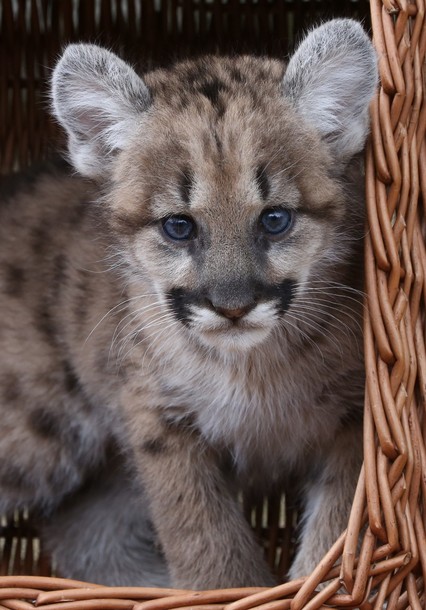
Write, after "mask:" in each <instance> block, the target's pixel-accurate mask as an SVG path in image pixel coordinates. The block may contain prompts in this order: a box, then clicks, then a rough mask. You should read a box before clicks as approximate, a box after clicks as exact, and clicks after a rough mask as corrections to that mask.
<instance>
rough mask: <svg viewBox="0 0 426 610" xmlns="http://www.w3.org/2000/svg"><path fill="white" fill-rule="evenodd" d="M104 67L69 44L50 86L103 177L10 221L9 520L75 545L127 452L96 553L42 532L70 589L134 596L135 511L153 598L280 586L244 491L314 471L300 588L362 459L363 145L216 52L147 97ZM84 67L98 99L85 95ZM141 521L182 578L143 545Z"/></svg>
mask: <svg viewBox="0 0 426 610" xmlns="http://www.w3.org/2000/svg"><path fill="white" fill-rule="evenodd" d="M351 23H352V22H346V21H341V22H336V24H340V25H336V28H337V29H339V28H340V29H341V30H342V39H345V40H346V33H345V32H346V29H347V28H349V29H350V28H351V27H352V28H355V29H354V32H352V30H350V31H351V32H352V33H353V36H354V38H356V37H357V36H358V37H360V39H362V43H361V42H359V41H358V39H357V43H356V44H359V45H364V46H365V45H367V46H366V49H367V47H368V53H370V51H369V49H370V47H369V46H368V45H369V43H368V42H366V40H364V34H362V33H360V28H359V26H350V25H348V24H351ZM342 24H343V25H342ZM345 28H346V29H345ZM322 36H323V37H324V36H325V38H327V35H326V34H322ZM363 48H364V47H363ZM94 49H95V48H94V47H87V48H86V47H84V46H82V48H81V49H79V48H78V47H77V48H75V49H74V48H71V50H70V51H69V53H68V55H67V54H66V55H65V56H64V58H63V60H62V63H61V64H59V66H58V68H57V71H56V73H55V76H54V103H55V112H56V114H57V116H58V117H59V119H60V120H61V121H62V122H63V125H64V126H65V128H66V129H67V131H68V134H69V138H70V151H71V158H72V160H73V162H74V163H75V165H76V167H78V169H79V170H80V171H81V172H82V173H86V174H87V176H90V177H91V178H94V179H93V180H89V179H84V178H81V177H77V176H75V175H74V176H71V175H68V174H67V173H66V172H64V171H63V170H58V169H54V170H52V171H50V172H47V173H46V172H42V173H40V174H39V175H37V177H35V178H34V179H33V180H32V182H31V183H29V184H27V185H26V187H25V186H24V188H20V189H18V190H17V191H16V192H14V193H13V194H12V195H10V196H9V197H8V198H7V201H6V202H5V203H3V205H2V208H1V219H0V221H1V222H0V232H1V244H2V246H1V251H0V310H1V311H2V322H1V325H0V353H1V354H2V360H1V371H0V375H1V378H0V391H1V399H0V409H1V416H2V421H3V422H4V425H3V432H2V435H1V437H0V490H1V496H0V512H9V511H12V510H14V508H16V507H17V506H24V505H25V506H29V507H30V508H31V509H34V510H43V511H44V513H45V514H46V515H51V517H50V518H51V519H53V518H54V517H53V515H54V514H55V511H56V510H57V509H58V507H59V512H58V513H57V515H58V519H62V523H67V524H68V529H69V531H70V532H73V531H74V530H73V528H72V527H71V526H70V525H69V524H70V522H71V517H70V515H72V519H74V518H75V517H76V515H78V502H79V501H80V500H79V498H80V496H81V495H83V496H84V488H83V490H82V491H80V492H79V495H77V496H76V499H75V500H73V505H72V509H67V507H66V503H65V504H64V501H65V500H66V498H67V496H68V495H69V494H72V493H74V492H76V491H78V490H79V489H82V486H83V485H84V484H85V482H87V481H88V480H92V478H93V477H95V478H96V477H102V476H103V474H102V472H104V471H105V470H106V469H108V468H110V464H112V463H113V464H115V463H116V459H117V458H116V456H117V454H120V455H121V456H122V457H121V458H120V459H119V461H118V462H119V468H120V472H121V473H122V474H121V475H119V476H117V477H113V481H112V482H111V483H109V482H108V484H105V486H103V484H102V479H100V481H101V483H100V485H99V486H95V488H93V490H92V491H91V492H90V493H89V498H92V499H91V500H90V501H89V500H87V499H86V500H84V501H82V507H83V506H84V510H83V508H82V510H81V515H82V516H81V519H82V523H86V524H88V523H90V524H91V525H90V527H94V528H96V521H101V523H99V524H98V526H99V536H98V537H97V536H95V537H94V538H95V539H98V538H99V548H98V550H96V548H94V549H90V550H87V551H83V547H84V542H81V547H80V543H79V542H78V541H77V540H76V537H75V536H74V535H73V534H72V533H70V535H69V536H67V534H64V536H63V540H62V541H61V534H60V533H59V534H58V532H60V531H61V530H60V528H58V527H57V526H55V524H54V522H53V523H50V524H48V526H47V527H46V536H48V537H50V539H51V542H50V544H51V548H52V549H54V550H55V552H56V553H57V556H58V562H59V566H61V565H62V569H63V571H64V572H66V574H67V575H69V576H76V575H78V577H81V571H82V565H84V570H85V571H86V576H85V577H86V578H87V579H88V580H90V578H91V574H93V575H94V578H96V579H102V580H103V581H105V582H111V583H112V584H130V582H129V574H127V575H124V573H123V574H121V573H120V566H119V565H115V563H114V562H112V563H111V562H109V561H106V559H105V555H108V560H109V559H110V554H114V553H116V552H117V549H118V548H121V547H120V544H119V542H118V538H117V536H118V534H117V536H116V537H115V538H114V531H113V530H114V526H113V524H114V521H115V518H114V517H112V516H110V517H109V518H107V517H106V516H105V517H102V518H101V517H100V518H99V520H97V519H96V517H95V515H96V514H99V515H104V513H105V507H107V506H109V504H111V515H113V511H115V510H117V506H118V504H116V503H114V502H112V501H111V500H110V501H108V498H111V497H115V496H116V494H120V493H122V494H123V496H122V497H123V498H130V499H129V500H126V504H128V506H129V519H128V527H129V536H134V539H135V540H140V541H141V543H140V545H139V546H138V544H136V543H135V548H136V547H137V548H136V550H135V549H132V550H131V551H129V549H128V547H126V545H122V552H123V553H127V552H131V553H135V554H136V555H137V554H138V553H139V556H140V558H141V562H140V565H138V564H137V562H136V563H135V562H133V567H134V573H133V574H132V575H131V578H134V579H135V581H137V582H135V584H150V583H154V584H166V582H167V579H168V577H169V576H168V574H167V571H169V573H170V578H171V582H172V583H173V584H174V585H177V586H183V587H195V588H210V587H227V586H245V585H262V584H264V585H268V584H272V583H273V582H274V580H273V578H272V576H271V575H270V574H269V572H268V570H267V568H266V565H265V564H264V563H263V560H262V559H261V552H260V550H259V548H258V547H257V543H256V542H255V540H254V538H253V536H252V534H251V532H250V530H249V527H248V525H247V524H246V523H245V521H244V519H243V517H242V514H241V511H240V508H239V506H238V503H237V502H236V500H235V495H236V491H237V490H238V489H240V488H244V489H250V490H251V491H253V490H255V491H257V493H263V492H269V491H276V490H277V489H281V488H282V487H283V486H284V484H285V483H286V481H288V480H289V478H290V476H291V477H295V476H296V477H297V478H299V480H300V482H301V483H300V490H303V492H304V496H303V497H304V500H303V502H304V505H305V517H304V520H303V523H302V530H301V531H302V534H301V544H300V551H299V553H298V555H297V557H296V560H295V563H294V567H293V569H292V573H291V574H292V576H299V575H303V574H304V573H306V572H308V571H310V570H311V569H312V568H313V567H314V565H315V564H316V562H317V561H318V560H319V559H320V558H321V556H322V555H323V554H324V552H325V551H326V550H327V549H328V547H329V546H330V545H331V543H332V542H333V541H334V539H335V538H336V537H337V536H338V535H339V534H340V532H341V530H342V529H343V528H344V525H345V521H346V519H347V514H348V507H349V505H350V501H351V497H352V494H353V490H354V485H355V483H356V477H357V473H358V470H359V466H360V460H361V443H360V439H359V429H360V427H359V426H360V419H361V417H360V413H361V409H362V397H363V360H362V354H361V351H362V350H361V339H360V322H361V317H362V315H361V314H362V292H361V289H362V275H361V269H362V242H361V237H362V232H363V206H362V193H361V192H360V191H361V187H362V178H361V174H360V172H361V170H360V167H361V165H360V162H359V158H358V157H359V155H358V153H359V146H358V148H356V149H354V150H352V151H351V152H350V153H348V145H347V141H350V138H348V137H346V136H345V138H342V141H343V140H344V142H345V149H344V152H343V148H342V152H341V158H337V157H336V148H335V147H336V146H337V144H336V142H337V139H335V140H333V144H332V146H331V145H329V144H328V143H327V138H326V137H325V136H324V134H323V133H322V132H321V129H319V128H315V126H313V125H312V124H311V123H310V122H309V119H307V120H305V119H301V115H300V112H299V110H298V108H297V107H296V106H295V104H294V103H293V101H292V97H291V96H290V94H289V93H286V86H288V87H290V84H287V85H286V81H285V77H284V80H283V74H284V65H283V64H282V63H281V62H278V61H271V60H267V59H256V58H249V57H242V58H233V59H227V58H216V57H209V58H204V59H201V60H198V61H196V62H185V63H182V64H178V65H177V66H175V67H173V69H171V70H167V71H166V70H163V71H156V72H153V73H151V74H147V75H146V76H145V79H144V83H143V86H142V84H140V83H142V81H140V80H138V77H136V75H134V73H132V74H131V75H130V73H126V74H127V76H126V78H130V79H131V87H130V85H129V91H128V92H126V89H125V85H124V84H123V85H121V81H120V79H121V76H120V74H121V70H123V69H124V68H123V66H124V64H122V63H117V65H115V63H114V62H119V60H118V59H117V58H116V59H113V56H112V55H111V54H108V53H107V52H106V51H102V54H101V51H100V50H99V51H96V49H95V50H94ZM330 52H331V51H330ZM368 53H367V51H365V55H368ZM98 55H99V56H98ZM372 57H373V55H372V52H371V57H370V56H369V59H368V61H369V62H370V63H371V64H372V65H373V68H371V74H372V75H371V76H370V81H369V85H368V87H367V85H365V87H366V89H368V91H369V93H368V95H367V93H365V103H364V106H363V108H364V107H365V108H366V107H367V106H368V101H369V99H370V97H371V92H372V91H373V89H374V85H375V72H374V58H373V59H372ZM77 60H78V61H81V62H82V63H81V66H80V68H79V69H77V68H75V66H77V64H78V61H77ZM90 62H92V63H93V62H94V63H93V65H94V66H95V67H94V68H93V69H94V70H95V71H96V70H98V72H99V74H98V75H97V76H96V79H98V80H97V81H96V79H95V78H93V80H94V82H95V81H96V82H97V86H96V87H94V89H93V91H92V92H91V91H90V90H86V92H85V93H84V94H83V93H82V94H81V97H80V98H79V97H78V95H77V93H76V91H78V83H79V79H84V78H86V73H87V79H88V80H87V82H88V83H90V69H92V68H90V69H89V64H90ZM96 62H97V63H96ZM369 65H370V64H369ZM96 66H97V67H96ZM125 69H126V70H128V71H129V70H130V68H129V67H126V68H125ZM312 70H313V68H312ZM123 78H124V77H123ZM123 82H124V81H123ZM67 83H68V84H69V89H70V90H69V91H68V92H67V86H68V85H67ZM104 83H106V84H105V90H104V93H103V94H102V96H103V97H102V99H103V105H101V106H100V107H102V111H101V110H100V111H99V113H100V114H99V116H97V117H96V115H93V110H92V109H90V108H91V107H90V108H89V106H90V104H96V103H97V102H96V100H97V95H98V93H99V90H100V89H101V88H102V87H103V86H104ZM117 83H118V84H117ZM183 83H186V86H183ZM138 87H139V88H140V90H139V93H140V97H139V98H137V96H138ZM291 87H292V88H291V91H292V95H293V93H294V91H295V88H294V86H293V84H291ZM115 88H117V92H118V91H119V95H118V93H117V92H116V93H114V92H115ZM130 89H131V90H130ZM283 91H284V93H283ZM86 93H87V97H84V95H86ZM294 95H296V93H294ZM62 96H63V97H62ZM72 96H74V97H72ZM114 96H116V97H114ZM117 96H118V97H117ZM120 96H121V97H124V98H126V100H127V101H126V104H128V105H129V107H132V108H133V107H134V108H136V102H134V101H133V100H135V99H136V98H137V99H138V100H139V102H140V103H139V102H138V103H139V105H140V108H139V107H138V109H137V112H136V110H135V112H134V113H133V111H132V112H130V111H127V110H126V109H125V108H124V106H123V107H121V106H120V105H119V102H118V99H119V97H120ZM126 96H128V97H126ZM116 98H117V99H116ZM87 100H88V101H87ZM79 104H80V105H79ZM131 104H134V106H131ZM94 107H95V106H94ZM365 108H364V109H365ZM88 109H89V110H90V112H89V111H88ZM86 111H87V112H86ZM126 112H127V114H126ZM363 112H364V110H363ZM93 116H94V118H92V117H93ZM357 116H358V115H357ZM357 120H358V119H357ZM362 120H363V121H364V119H362ZM132 121H133V122H132ZM129 126H131V128H130V127H129ZM354 129H361V128H358V127H354ZM119 130H121V131H119ZM362 130H363V131H362V133H363V134H364V135H363V138H365V136H366V133H367V132H366V128H365V127H362ZM114 138H115V139H114ZM114 142H116V144H114ZM122 142H125V144H124V145H122ZM115 146H116V147H117V148H116V149H115V148H114V147H115ZM95 148H96V150H95ZM100 151H102V154H101V152H100ZM344 154H345V155H346V156H347V158H346V159H345V161H344V163H343V155H344ZM96 155H97V156H96ZM102 155H103V156H102ZM88 159H90V162H89V161H88ZM342 164H343V167H344V169H343V170H342ZM282 207H284V208H285V209H286V210H289V211H290V212H291V214H292V219H293V220H292V226H291V228H290V229H289V230H288V232H285V233H283V234H282V235H281V234H280V235H278V236H273V237H271V236H270V235H265V233H264V231H263V229H262V225H261V221H260V219H261V218H262V214H263V213H264V211H265V210H269V209H281V208H282ZM174 215H184V216H185V217H191V218H192V219H193V221H194V222H195V223H196V226H197V233H196V236H195V237H194V238H193V239H190V240H188V241H185V242H176V241H173V240H172V239H170V238H169V237H167V235H166V234H165V233H164V229H163V228H162V226H163V223H164V219H166V218H169V217H170V216H174ZM235 311H237V312H240V311H244V314H243V315H240V314H238V315H239V318H238V320H235V319H230V315H231V313H232V312H235ZM230 312H231V313H230ZM123 463H124V465H123ZM120 481H123V485H122V489H121V491H120ZM131 481H132V483H131V484H130V482H131ZM290 493H295V492H294V490H293V491H290ZM90 494H91V495H90ZM102 494H105V499H104V502H103V503H102ZM138 497H140V506H141V510H142V509H143V510H144V511H145V513H144V514H143V515H142V514H141V516H140V519H139V518H138V516H137V513H138V510H137V506H138V499H137V498H138ZM74 504H75V505H76V506H77V508H74ZM146 505H147V507H146ZM90 506H93V507H94V508H93V510H91V509H90ZM67 510H68V512H67ZM123 510H124V508H123ZM147 514H148V518H149V519H152V522H153V525H154V529H155V532H156V534H155V535H156V536H158V541H159V544H160V545H161V547H162V550H163V552H164V557H165V560H166V563H167V567H166V566H165V565H163V564H162V558H161V557H160V556H159V554H158V549H157V550H156V547H155V545H156V544H157V543H156V542H152V543H151V542H150V543H147V542H146V539H145V538H144V536H145V534H144V533H143V532H145V530H146V527H147V526H146V523H147ZM59 522H61V521H59ZM119 522H120V528H121V529H120V533H121V536H123V529H122V528H124V529H125V520H123V519H122V518H120V520H119ZM102 528H103V530H102ZM106 532H107V533H108V534H109V536H107V535H106ZM131 532H133V534H132V533H131ZM135 532H136V534H135ZM124 537H125V536H124ZM152 537H153V535H152V534H151V538H152ZM130 539H132V538H130ZM107 541H110V542H111V544H110V546H109V542H108V544H107ZM116 541H117V542H116ZM61 543H62V545H63V546H65V549H62V557H63V559H61V550H60V549H59V547H60V546H61ZM66 545H68V548H69V550H70V549H71V548H72V552H71V551H70V552H69V553H68V556H69V557H73V558H74V557H75V558H76V559H75V560H74V559H73V560H72V561H71V559H68V563H67V559H66V558H65V557H66ZM94 546H95V545H94ZM147 547H149V549H150V550H149V551H147V550H146V549H147ZM151 547H152V548H151ZM105 548H107V550H105ZM126 549H127V550H126ZM151 551H152V553H154V554H156V557H157V559H156V560H155V562H157V560H158V562H157V563H155V570H154V569H153V570H152V574H151V575H150V573H149V571H150V566H149V563H150V560H149V559H148V558H147V557H148V555H147V553H148V554H149V552H151ZM79 556H83V559H81V560H80V561H81V564H82V565H78V562H79V560H78V559H77V558H78V557H79ZM132 557H133V555H132ZM61 561H62V563H61ZM73 561H74V563H73ZM112 564H114V565H112ZM160 564H161V565H163V567H158V566H160ZM162 570H163V572H162V575H160V576H158V573H159V572H161V571H162ZM154 572H155V574H154Z"/></svg>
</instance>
